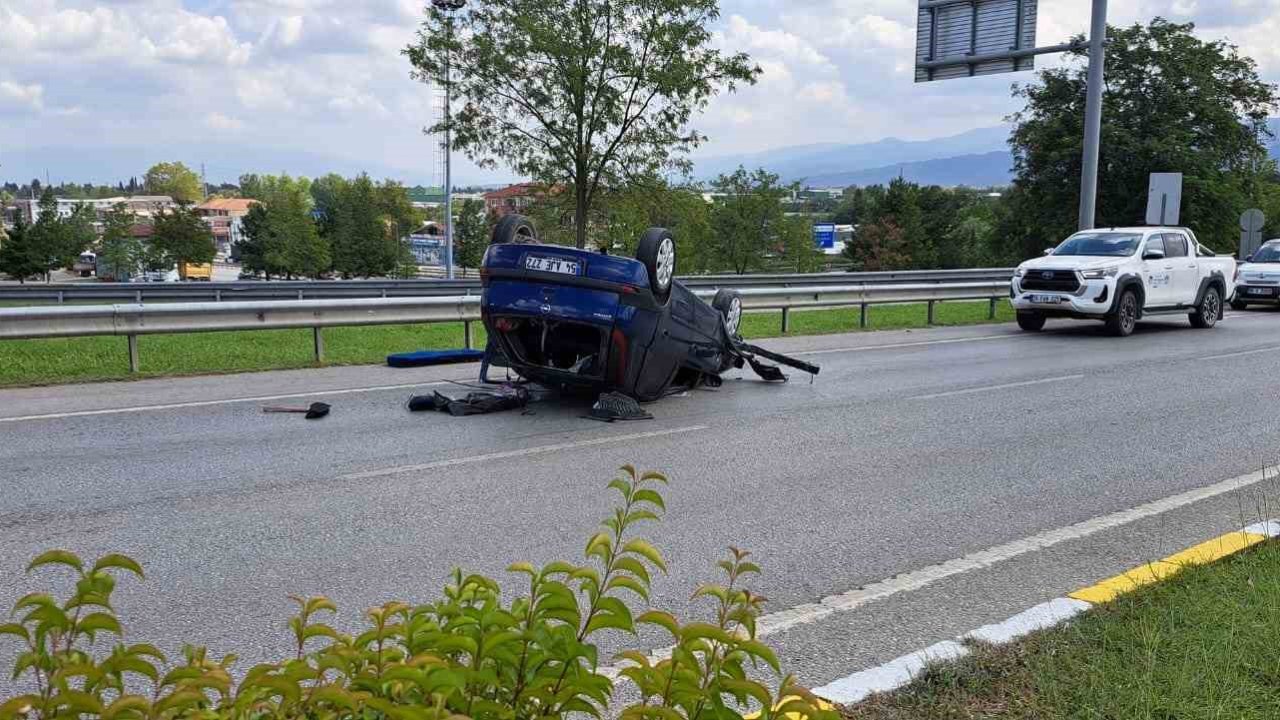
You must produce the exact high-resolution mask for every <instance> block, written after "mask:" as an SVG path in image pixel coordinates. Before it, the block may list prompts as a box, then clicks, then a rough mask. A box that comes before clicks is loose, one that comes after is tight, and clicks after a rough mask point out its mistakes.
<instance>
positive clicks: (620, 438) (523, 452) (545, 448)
mask: <svg viewBox="0 0 1280 720" xmlns="http://www.w3.org/2000/svg"><path fill="white" fill-rule="evenodd" d="M709 429H710V426H708V425H690V426H689V427H681V428H672V429H670V430H655V431H653V432H643V433H631V434H628V435H610V436H609V437H602V438H595V439H592V440H577V441H574V442H567V443H559V444H556V445H539V446H537V447H530V448H520V449H519V450H504V451H503V452H495V453H486V454H484V455H471V456H469V457H463V458H454V459H452V460H439V461H436V462H430V463H423V464H421V465H401V466H399V467H391V468H383V469H382V470H367V471H365V472H358V473H351V474H349V475H343V476H341V477H339V478H338V479H339V480H367V479H369V478H377V477H386V476H388V475H400V474H401V473H408V472H420V471H423V470H435V469H437V468H447V467H456V466H458V465H471V464H474V463H481V462H488V461H490V460H504V459H506V458H513V457H526V456H529V455H543V454H545V453H551V452H558V451H560V450H571V449H574V448H581V447H591V446H593V445H608V444H610V443H618V442H626V441H627V440H644V439H645V438H655V437H663V436H666V435H679V434H681V433H689V432H697V431H699V430H709Z"/></svg>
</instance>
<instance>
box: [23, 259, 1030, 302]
mask: <svg viewBox="0 0 1280 720" xmlns="http://www.w3.org/2000/svg"><path fill="white" fill-rule="evenodd" d="M1012 276H1013V270H1012V269H1006V268H980V269H974V270H907V271H896V272H835V273H812V274H761V275H699V276H691V277H685V278H681V281H682V282H684V283H685V285H687V286H688V287H690V288H693V289H700V288H707V289H715V288H721V287H732V288H740V289H741V288H752V287H777V286H783V287H790V286H796V285H803V286H810V285H848V284H853V283H860V284H895V283H953V282H996V281H1001V280H1005V281H1007V280H1008V279H1009V278H1011V277H1012ZM479 293H480V280H479V279H478V278H475V279H469V280H304V281H270V282H268V281H262V280H259V281H239V282H225V283H217V282H183V283H98V282H87V283H65V284H49V285H43V284H42V285H35V284H32V285H0V300H17V301H23V302H32V303H36V302H41V303H58V304H62V303H77V302H78V303H83V302H91V301H103V302H110V301H115V302H133V303H145V302H148V301H151V302H158V301H163V302H201V301H212V302H227V301H241V300H322V299H334V300H336V299H347V298H392V297H431V296H437V297H438V296H445V297H447V296H452V295H467V294H475V295H478V294H479Z"/></svg>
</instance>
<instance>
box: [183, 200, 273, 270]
mask: <svg viewBox="0 0 1280 720" xmlns="http://www.w3.org/2000/svg"><path fill="white" fill-rule="evenodd" d="M257 203H258V201H257V200H250V199H247V198H214V199H212V200H207V201H205V202H203V203H201V204H199V205H197V206H196V208H195V210H196V214H197V215H199V216H200V217H202V218H204V221H205V222H206V223H208V224H209V230H210V231H212V232H213V241H214V244H215V245H216V246H217V248H218V254H219V255H221V256H223V257H227V256H229V255H231V248H233V247H235V246H236V245H238V244H240V241H241V240H243V239H244V217H245V216H246V215H248V214H249V210H250V209H251V208H252V207H253V206H254V205H256V204H257Z"/></svg>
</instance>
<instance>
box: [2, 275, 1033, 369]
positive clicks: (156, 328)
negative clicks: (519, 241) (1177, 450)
mask: <svg viewBox="0 0 1280 720" xmlns="http://www.w3.org/2000/svg"><path fill="white" fill-rule="evenodd" d="M739 292H741V294H742V299H743V306H744V308H746V309H748V310H782V330H783V332H787V331H788V330H790V321H791V311H792V310H795V309H812V308H831V307H848V306H857V307H859V308H860V309H861V312H860V318H859V323H860V326H861V327H866V326H867V311H868V308H869V307H870V306H871V305H886V304H901V303H926V304H927V305H928V321H929V323H930V324H932V323H933V322H934V308H935V305H936V304H937V303H939V302H946V301H955V300H987V301H989V312H988V315H989V317H995V310H996V303H997V301H998V300H999V299H1001V298H1003V297H1006V296H1007V295H1008V293H1009V282H1008V281H1007V280H1005V281H987V282H953V283H911V284H875V283H861V284H856V285H852V284H850V285H801V286H796V287H782V286H774V287H749V286H748V287H743V288H742V289H741V290H740V291H739ZM695 293H696V294H697V295H699V296H700V297H704V298H710V297H711V296H712V295H714V294H715V291H714V290H712V289H708V288H698V289H696V290H695ZM479 319H480V296H479V295H454V296H446V297H414V298H357V299H344V300H268V301H257V302H231V301H228V302H202V303H168V304H165V303H159V304H153V305H145V304H139V303H132V304H124V305H60V306H44V307H41V306H33V307H20V308H0V340H17V339H31V338H66V337H87V336H103V335H113V336H120V335H123V336H125V337H126V338H128V344H129V369H130V371H131V372H137V371H138V367H139V358H138V337H139V336H141V335H152V334H165V333H198V332H218V331H226V330H282V329H289V328H311V330H312V336H313V338H314V344H315V358H316V360H317V361H318V362H319V361H323V360H324V335H323V333H322V332H321V330H322V329H323V328H326V327H338V326H360V325H399V324H415V323H437V322H462V323H463V328H464V338H465V343H466V346H467V347H468V348H470V347H472V346H473V341H472V328H471V324H472V323H473V322H475V321H476V320H479Z"/></svg>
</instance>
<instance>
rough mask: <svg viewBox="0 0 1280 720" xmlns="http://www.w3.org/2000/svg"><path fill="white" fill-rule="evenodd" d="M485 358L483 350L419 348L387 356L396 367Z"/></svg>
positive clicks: (388, 361)
mask: <svg viewBox="0 0 1280 720" xmlns="http://www.w3.org/2000/svg"><path fill="white" fill-rule="evenodd" d="M482 359H484V351H483V350H462V349H459V350H419V351H417V352H408V353H396V354H395V355H388V356H387V364H388V365H390V366H391V367H395V368H408V367H426V366H428V365H453V364H456V363H469V362H477V361H479V360H482Z"/></svg>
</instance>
